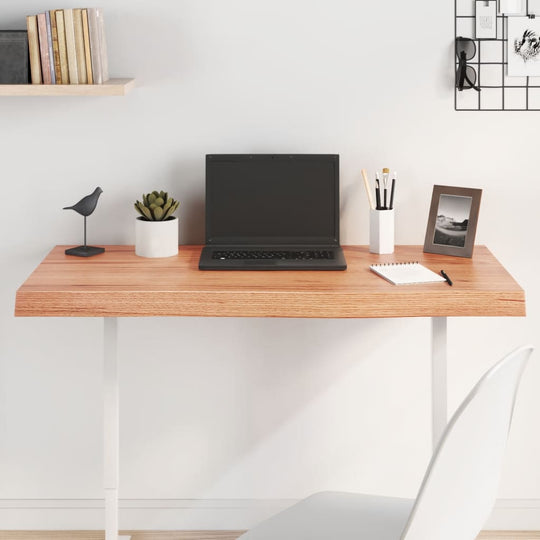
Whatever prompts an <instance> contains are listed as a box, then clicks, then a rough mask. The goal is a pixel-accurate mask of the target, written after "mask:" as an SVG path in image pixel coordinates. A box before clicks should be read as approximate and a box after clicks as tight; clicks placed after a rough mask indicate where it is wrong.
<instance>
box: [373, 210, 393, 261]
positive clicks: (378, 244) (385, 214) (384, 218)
mask: <svg viewBox="0 0 540 540" xmlns="http://www.w3.org/2000/svg"><path fill="white" fill-rule="evenodd" d="M369 251H370V253H379V254H383V253H394V210H370V211H369Z"/></svg>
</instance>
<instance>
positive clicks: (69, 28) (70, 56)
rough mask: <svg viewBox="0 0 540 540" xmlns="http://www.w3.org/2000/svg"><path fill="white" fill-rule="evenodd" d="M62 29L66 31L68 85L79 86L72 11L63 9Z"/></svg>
mask: <svg viewBox="0 0 540 540" xmlns="http://www.w3.org/2000/svg"><path fill="white" fill-rule="evenodd" d="M64 29H65V31H66V51H67V60H68V71H69V84H79V70H78V68H77V53H76V51H75V27H74V26H73V10H72V9H64Z"/></svg>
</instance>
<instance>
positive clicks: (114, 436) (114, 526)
mask: <svg viewBox="0 0 540 540" xmlns="http://www.w3.org/2000/svg"><path fill="white" fill-rule="evenodd" d="M103 321H104V326H103V344H104V350H103V353H104V354H103V357H104V363H103V388H104V395H103V416H104V422H103V443H104V460H103V461H104V462H103V472H104V475H103V476H104V484H105V540H117V539H118V538H126V539H129V538H131V537H130V536H122V537H119V536H118V456H119V446H120V438H119V409H118V320H117V319H116V317H106V318H104V319H103Z"/></svg>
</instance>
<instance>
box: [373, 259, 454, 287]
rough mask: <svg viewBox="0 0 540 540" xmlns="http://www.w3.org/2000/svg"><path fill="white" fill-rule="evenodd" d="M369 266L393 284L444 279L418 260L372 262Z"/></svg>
mask: <svg viewBox="0 0 540 540" xmlns="http://www.w3.org/2000/svg"><path fill="white" fill-rule="evenodd" d="M369 268H370V270H372V271H373V272H375V273H376V274H377V275H379V276H381V277H382V278H384V279H386V280H387V281H389V282H390V283H393V284H394V285H410V284H413V283H436V282H438V281H446V280H445V279H444V278H443V277H442V276H440V275H439V274H436V273H435V272H433V271H431V270H430V269H429V268H426V267H425V266H423V265H421V264H420V263H418V262H403V263H387V264H372V265H371V266H370V267H369Z"/></svg>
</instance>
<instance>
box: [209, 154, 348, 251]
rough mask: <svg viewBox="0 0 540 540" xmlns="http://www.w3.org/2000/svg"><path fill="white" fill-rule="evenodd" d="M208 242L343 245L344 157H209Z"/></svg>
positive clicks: (255, 155) (322, 155) (258, 155)
mask: <svg viewBox="0 0 540 540" xmlns="http://www.w3.org/2000/svg"><path fill="white" fill-rule="evenodd" d="M206 243H207V244H260V245H264V244H320V245H337V244H339V156H338V155H324V154H320V155H319V154H317V155H307V154H306V155H289V154H287V155H262V154H253V155H249V154H247V155H215V154H214V155H208V156H206Z"/></svg>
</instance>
